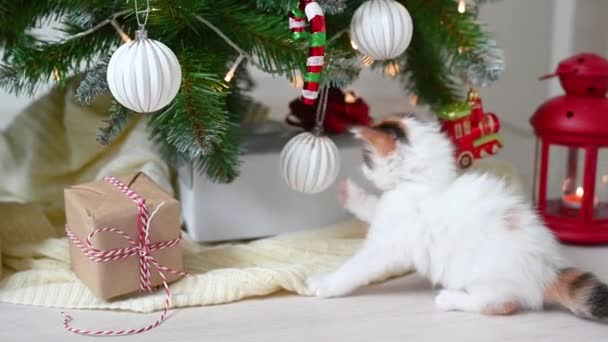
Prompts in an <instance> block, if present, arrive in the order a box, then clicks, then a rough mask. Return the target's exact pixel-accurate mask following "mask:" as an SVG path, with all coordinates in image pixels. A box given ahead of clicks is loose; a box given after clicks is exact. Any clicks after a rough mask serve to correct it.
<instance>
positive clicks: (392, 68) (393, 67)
mask: <svg viewBox="0 0 608 342" xmlns="http://www.w3.org/2000/svg"><path fill="white" fill-rule="evenodd" d="M400 72H401V67H399V64H397V63H395V62H392V63H390V64H388V65H387V66H386V67H384V73H385V74H387V75H389V76H390V77H395V76H397V75H399V73H400Z"/></svg>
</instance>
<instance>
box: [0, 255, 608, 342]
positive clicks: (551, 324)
mask: <svg viewBox="0 0 608 342" xmlns="http://www.w3.org/2000/svg"><path fill="white" fill-rule="evenodd" d="M565 252H566V254H567V255H568V256H569V257H570V259H571V260H572V262H573V264H574V265H577V266H580V267H583V268H585V269H588V270H591V271H594V272H596V274H598V275H599V276H600V277H601V278H602V279H604V280H606V281H608V268H607V267H606V266H605V265H606V261H607V260H608V247H601V248H581V247H566V248H565ZM432 299H433V298H432V292H431V288H430V285H429V284H428V283H427V282H426V281H424V280H423V279H421V278H420V277H418V276H415V275H410V276H406V277H403V278H400V279H395V280H392V281H389V282H387V283H384V284H380V285H376V286H371V287H368V288H365V289H362V290H361V291H358V292H357V293H356V294H355V295H354V296H351V297H347V298H339V299H328V300H320V299H316V298H306V297H298V296H293V295H289V294H279V295H276V296H273V297H270V298H257V299H251V300H247V301H243V302H239V303H234V304H228V305H218V306H212V307H201V308H189V309H181V310H174V311H173V314H172V315H171V316H170V317H169V319H168V321H166V322H165V323H164V324H162V325H161V326H160V327H158V328H156V329H154V330H152V331H150V332H147V333H144V334H141V335H137V336H132V337H130V338H129V340H130V341H147V342H153V341H163V342H168V341H180V342H188V341H214V342H216V341H263V342H272V341H367V342H369V341H382V342H385V341H416V342H421V341H458V342H465V341H475V342H484V341H493V342H494V341H496V342H498V341H516V342H525V341H535V342H536V341H538V342H544V341H547V342H549V341H550V342H561V341H567V342H587V341H593V342H595V341H598V342H600V341H608V324H599V323H595V322H589V321H584V320H580V319H577V318H575V317H574V316H572V315H570V314H568V313H565V312H560V311H551V312H536V313H522V314H518V315H515V316H510V317H483V316H478V315H472V314H464V313H445V312H439V311H437V310H436V309H435V308H434V307H433V300H432ZM60 311H61V310H59V309H49V308H38V307H26V306H16V305H9V304H0V322H1V323H0V324H1V325H0V326H1V327H2V328H1V329H0V341H2V342H13V341H31V340H33V339H34V338H38V340H42V341H49V342H50V341H62V342H69V341H78V340H82V337H80V336H76V335H73V334H70V333H67V332H65V331H64V330H63V328H62V324H61V317H60ZM68 311H69V312H70V313H71V314H73V316H75V323H76V324H77V325H78V326H82V327H92V328H100V327H104V328H105V327H114V328H127V327H128V328H131V327H136V326H138V325H140V324H144V323H147V322H148V321H150V320H154V319H155V318H156V316H155V315H150V316H148V315H138V314H132V313H116V312H99V311H74V310H68Z"/></svg>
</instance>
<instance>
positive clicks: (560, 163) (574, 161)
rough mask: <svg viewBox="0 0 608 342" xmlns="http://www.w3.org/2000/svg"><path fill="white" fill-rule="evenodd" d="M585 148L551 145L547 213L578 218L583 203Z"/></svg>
mask: <svg viewBox="0 0 608 342" xmlns="http://www.w3.org/2000/svg"><path fill="white" fill-rule="evenodd" d="M584 167H585V150H584V149H582V148H578V147H568V146H558V145H551V146H550V148H549V167H548V177H547V208H546V213H547V214H548V215H553V216H562V217H572V218H576V217H579V215H580V210H581V206H582V204H583V196H584V194H585V190H584V189H583V175H584Z"/></svg>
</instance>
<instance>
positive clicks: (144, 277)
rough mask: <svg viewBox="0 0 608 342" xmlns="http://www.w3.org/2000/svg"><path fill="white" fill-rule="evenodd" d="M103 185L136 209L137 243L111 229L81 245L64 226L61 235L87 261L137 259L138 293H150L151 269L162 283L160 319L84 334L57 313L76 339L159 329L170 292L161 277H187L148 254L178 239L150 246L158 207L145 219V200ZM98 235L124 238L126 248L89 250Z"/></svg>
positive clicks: (116, 183)
mask: <svg viewBox="0 0 608 342" xmlns="http://www.w3.org/2000/svg"><path fill="white" fill-rule="evenodd" d="M104 180H105V181H107V182H109V183H110V184H112V185H114V186H115V187H116V188H117V189H118V190H120V191H121V192H122V193H124V194H125V195H126V196H128V197H129V198H130V199H131V200H133V202H134V203H135V205H137V208H138V219H137V233H138V240H139V241H135V240H134V239H132V238H131V237H130V236H129V235H128V234H126V233H125V232H123V231H122V230H120V229H117V228H113V227H102V228H98V229H95V230H94V231H92V232H91V233H90V234H89V235H88V236H87V239H86V241H84V242H83V241H81V240H80V239H79V238H78V237H77V236H76V235H74V233H73V232H72V230H71V229H70V228H69V227H68V226H66V227H65V231H66V234H67V236H68V239H70V241H72V243H74V245H76V246H77V247H78V248H79V249H80V250H81V251H82V252H83V253H84V254H85V255H86V256H87V257H88V258H89V259H90V260H92V261H95V262H109V261H114V260H119V259H124V258H128V257H132V256H139V275H140V276H139V281H140V288H141V290H142V291H148V292H150V291H152V290H153V289H152V286H151V282H150V279H151V278H150V269H151V268H152V267H154V269H155V270H156V271H157V272H158V274H159V275H160V277H161V279H162V282H163V289H164V290H165V305H164V308H163V312H162V313H161V315H160V317H159V318H158V319H157V320H156V321H154V322H153V323H151V324H148V325H146V326H144V327H141V328H137V329H129V330H85V329H79V328H74V327H73V326H71V324H70V322H71V321H72V317H71V316H69V315H67V314H65V313H63V312H62V313H61V314H62V315H63V326H64V328H65V329H66V330H67V331H70V332H73V333H75V334H80V335H90V336H125V335H135V334H139V333H142V332H145V331H148V330H151V329H154V328H156V327H157V326H159V325H160V324H161V323H162V322H163V321H164V320H165V319H166V317H167V313H168V311H169V308H170V307H171V289H170V288H169V284H168V283H167V277H166V276H165V273H167V272H168V273H173V274H178V275H181V276H186V275H188V273H187V272H182V271H175V270H172V269H170V268H168V267H165V266H163V265H161V264H160V263H158V261H157V260H156V259H155V258H154V257H153V256H152V255H151V254H150V253H151V252H153V251H156V250H161V249H164V248H169V247H173V246H175V245H177V244H179V243H180V241H181V239H182V238H181V235H180V236H178V237H177V238H175V239H173V240H169V241H163V242H157V243H150V223H151V222H152V220H153V218H154V215H155V214H156V213H157V212H158V210H159V209H160V207H161V206H162V203H161V204H160V205H159V206H158V207H157V208H156V210H155V211H154V212H153V213H152V214H151V215H149V214H148V207H147V205H146V200H145V199H144V198H143V197H141V196H139V195H138V194H137V193H136V192H135V191H133V190H132V189H130V188H129V187H128V186H127V185H126V184H124V183H122V182H121V181H119V180H118V179H116V178H114V177H105V178H104ZM99 233H113V234H116V235H118V236H120V237H122V238H124V239H125V240H126V241H127V242H128V243H129V244H130V247H125V248H116V249H111V250H105V251H102V250H99V249H96V248H95V247H93V245H92V243H91V240H92V238H93V237H94V236H95V235H97V234H99Z"/></svg>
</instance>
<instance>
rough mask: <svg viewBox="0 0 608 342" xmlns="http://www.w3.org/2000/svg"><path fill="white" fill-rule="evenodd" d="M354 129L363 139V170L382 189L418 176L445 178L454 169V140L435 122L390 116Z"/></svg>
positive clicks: (422, 177) (420, 177) (393, 186)
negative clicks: (367, 125)
mask: <svg viewBox="0 0 608 342" xmlns="http://www.w3.org/2000/svg"><path fill="white" fill-rule="evenodd" d="M354 133H355V136H356V137H358V138H359V139H361V140H363V142H364V147H363V166H362V171H363V174H364V175H365V177H366V178H367V179H369V180H370V181H371V182H372V183H373V184H374V185H375V186H376V187H377V188H378V189H379V190H382V191H387V190H391V189H394V188H395V187H396V186H397V185H399V184H400V183H402V182H404V181H413V180H415V179H427V180H428V179H435V180H443V179H446V178H449V176H450V175H451V174H452V172H453V171H454V169H453V164H454V162H453V150H452V145H451V142H450V140H449V139H447V137H445V136H444V135H443V134H442V133H441V132H440V129H439V126H438V125H437V124H436V123H433V122H423V121H420V120H418V119H416V118H414V117H412V116H407V117H403V118H396V117H391V118H386V119H382V120H380V121H378V122H376V123H374V124H373V125H372V126H370V127H361V128H357V129H355V130H354Z"/></svg>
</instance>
